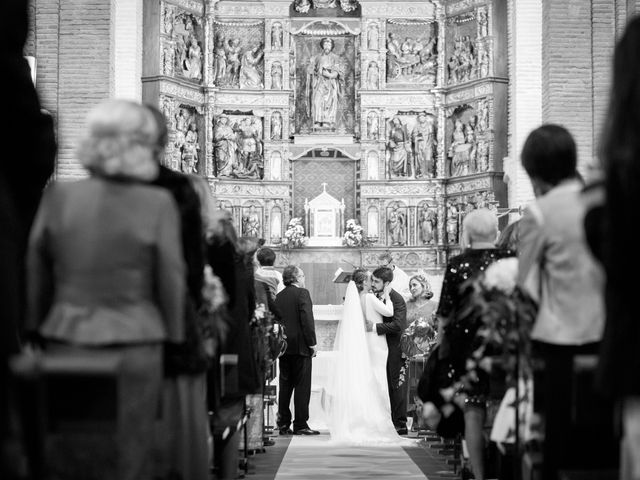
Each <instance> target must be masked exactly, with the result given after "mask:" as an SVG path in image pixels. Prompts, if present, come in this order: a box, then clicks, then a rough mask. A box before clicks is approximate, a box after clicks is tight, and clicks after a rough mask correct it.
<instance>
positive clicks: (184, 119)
mask: <svg viewBox="0 0 640 480" xmlns="http://www.w3.org/2000/svg"><path fill="white" fill-rule="evenodd" d="M190 119H191V116H190V115H188V113H187V111H186V110H185V109H184V108H181V109H180V111H179V112H178V114H177V115H176V131H175V137H174V145H175V146H176V148H177V149H179V150H181V149H182V147H183V146H184V143H185V141H186V135H187V130H188V129H189V123H190Z"/></svg>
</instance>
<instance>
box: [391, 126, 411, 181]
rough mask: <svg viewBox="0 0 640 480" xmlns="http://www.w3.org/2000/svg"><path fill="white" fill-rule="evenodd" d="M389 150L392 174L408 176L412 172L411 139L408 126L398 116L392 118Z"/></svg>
mask: <svg viewBox="0 0 640 480" xmlns="http://www.w3.org/2000/svg"><path fill="white" fill-rule="evenodd" d="M387 152H388V153H389V170H390V174H391V176H395V177H406V176H408V175H409V174H410V172H409V165H410V161H411V158H410V156H411V140H410V138H409V134H408V133H407V127H406V126H405V125H404V124H403V123H402V120H400V117H398V116H395V117H393V119H392V120H391V127H390V128H389V135H388V140H387Z"/></svg>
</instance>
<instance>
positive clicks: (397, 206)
mask: <svg viewBox="0 0 640 480" xmlns="http://www.w3.org/2000/svg"><path fill="white" fill-rule="evenodd" d="M408 213H409V212H408V208H407V207H406V205H404V203H403V202H400V201H394V202H390V203H389V204H388V205H387V245H389V246H391V247H402V246H404V245H406V244H407V239H408V233H409V232H408V218H409V215H408Z"/></svg>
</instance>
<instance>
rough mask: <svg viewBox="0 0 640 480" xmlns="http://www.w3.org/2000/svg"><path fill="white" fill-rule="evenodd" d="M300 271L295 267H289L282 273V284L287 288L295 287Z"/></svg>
mask: <svg viewBox="0 0 640 480" xmlns="http://www.w3.org/2000/svg"><path fill="white" fill-rule="evenodd" d="M298 275H299V269H298V267H296V266H295V265H287V266H286V267H284V270H283V271H282V283H284V284H285V286H287V287H288V286H289V285H293V284H294V283H296V282H297V281H298Z"/></svg>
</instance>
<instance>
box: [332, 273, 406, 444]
mask: <svg viewBox="0 0 640 480" xmlns="http://www.w3.org/2000/svg"><path fill="white" fill-rule="evenodd" d="M367 273H368V272H364V271H356V274H355V275H354V277H356V278H355V280H356V281H358V284H359V285H358V287H357V286H356V283H355V282H353V281H351V282H349V284H348V285H347V291H346V294H345V300H344V309H343V314H342V319H341V320H340V323H339V324H338V330H337V332H336V340H335V344H334V363H333V365H332V368H331V371H330V374H329V381H328V385H327V394H328V398H327V401H326V402H325V409H326V411H327V412H326V413H327V424H328V427H329V432H330V434H331V441H332V443H336V444H344V445H354V446H377V445H390V444H393V445H409V444H414V442H413V441H410V440H407V439H406V438H403V437H401V436H400V435H398V434H397V432H396V429H395V427H394V426H393V423H392V421H391V406H390V402H389V391H388V387H387V373H386V363H387V342H386V339H385V337H384V336H383V335H377V334H376V333H375V332H370V333H367V332H366V331H365V324H364V315H363V310H364V312H366V316H367V318H368V319H369V320H370V321H372V322H373V323H377V322H382V316H383V315H385V316H389V315H392V314H393V305H392V304H391V302H388V303H389V305H385V303H384V302H382V301H381V300H379V299H378V298H376V297H375V295H373V294H371V293H366V292H367V291H368V283H369V277H368V274H367ZM359 276H360V277H359ZM362 277H364V278H362ZM360 285H361V287H360ZM359 287H360V288H359ZM359 290H360V291H359ZM387 295H388V293H387Z"/></svg>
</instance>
